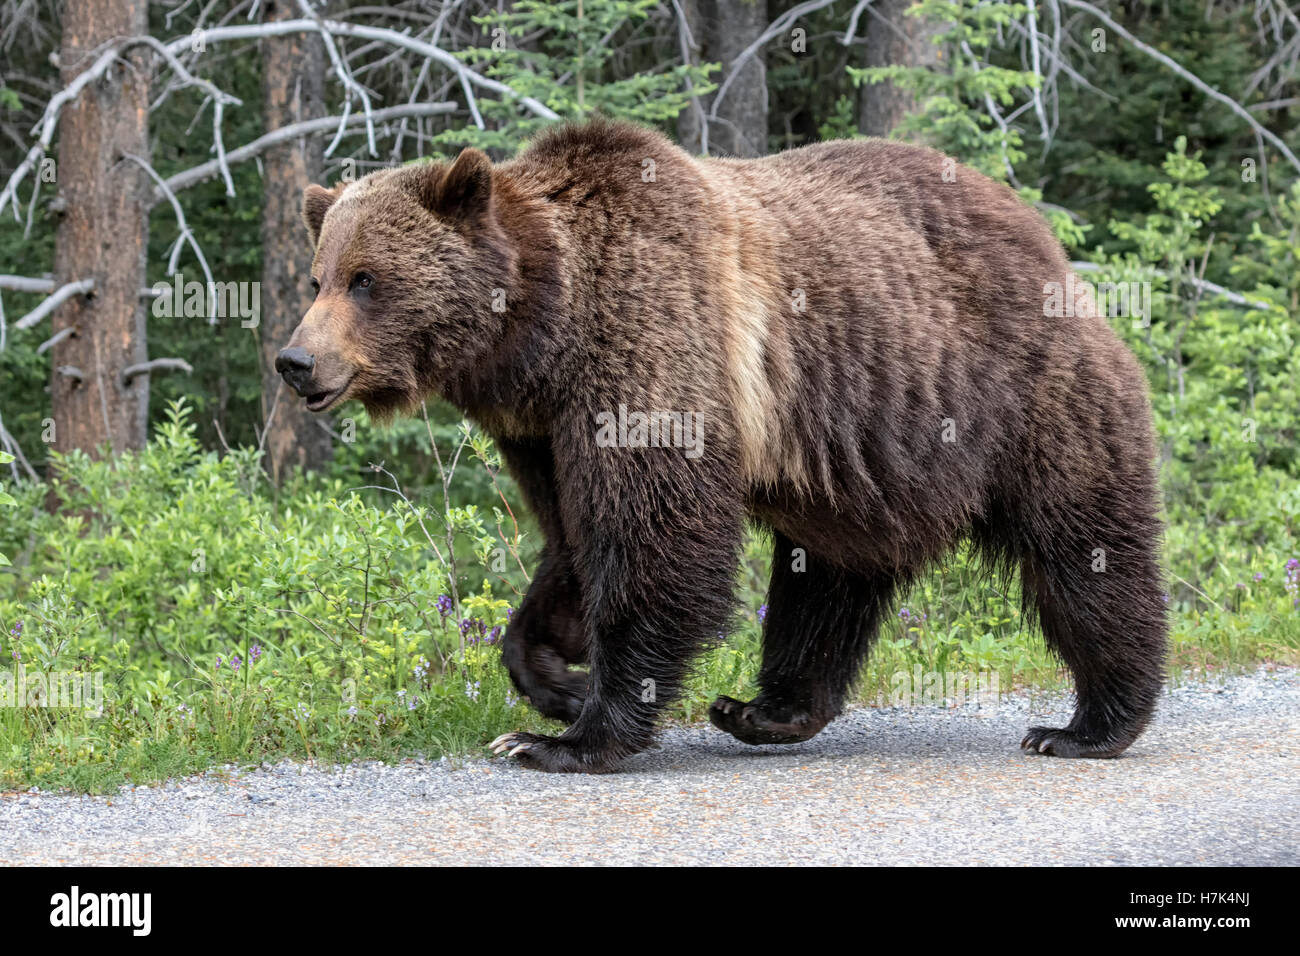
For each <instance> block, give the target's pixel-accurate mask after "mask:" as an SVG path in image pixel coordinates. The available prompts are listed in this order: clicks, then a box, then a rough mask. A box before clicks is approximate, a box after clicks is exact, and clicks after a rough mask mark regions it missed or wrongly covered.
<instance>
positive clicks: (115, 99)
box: [51, 0, 151, 454]
mask: <svg viewBox="0 0 1300 956" xmlns="http://www.w3.org/2000/svg"><path fill="white" fill-rule="evenodd" d="M146 6H147V4H146V0H77V2H75V3H68V4H65V5H64V6H63V48H62V51H61V53H60V58H59V64H60V73H61V76H62V81H63V82H64V83H69V82H71V81H72V79H73V78H74V77H76V76H77V74H78V73H79V72H81V71H82V70H84V69H85V67H86V65H87V63H88V62H89V59H88V58H89V57H90V55H91V54H92V52H93V51H94V49H95V48H96V47H97V46H99V45H100V44H102V43H104V42H105V41H107V40H110V39H112V38H114V37H122V36H135V35H140V34H144V33H146V32H147V29H148V18H147V15H146ZM150 59H151V54H149V53H147V52H143V51H137V52H135V53H131V54H128V57H127V60H128V62H127V63H118V64H115V65H114V66H113V67H112V68H111V69H110V70H109V73H108V75H107V76H105V78H104V79H103V80H102V81H100V82H97V83H91V84H90V85H88V86H87V87H86V88H85V89H84V90H83V91H82V92H81V96H80V97H79V98H78V99H77V101H76V102H75V103H73V104H70V105H69V106H68V107H67V108H66V109H65V110H64V111H63V114H62V116H61V117H60V119H59V150H58V165H57V166H56V168H55V181H56V182H57V183H58V200H59V204H60V206H61V207H62V218H61V220H60V222H59V226H58V233H57V236H56V239H55V248H54V280H55V286H56V288H57V287H58V286H61V285H63V284H64V283H67V282H76V281H78V280H80V279H93V280H94V282H95V287H94V290H93V291H92V292H91V293H90V294H89V295H86V296H76V297H74V298H73V299H70V300H69V301H68V302H66V303H65V304H64V305H62V306H61V307H60V308H59V309H58V310H56V312H55V313H54V317H53V319H54V331H55V332H56V333H57V332H60V331H62V330H63V329H66V328H69V327H71V328H74V329H75V330H76V331H75V332H74V333H73V334H72V335H71V336H69V337H68V338H66V339H64V340H63V341H62V342H60V343H59V344H58V345H56V346H54V349H53V351H52V364H53V368H54V372H53V381H52V385H51V393H52V405H53V414H54V442H53V443H52V445H51V447H52V448H53V449H54V450H58V451H64V452H67V451H71V450H73V449H81V450H82V451H85V452H87V453H89V454H96V453H97V452H98V450H99V449H100V448H101V447H103V446H105V445H107V446H109V447H111V449H112V451H114V452H120V451H123V450H126V449H129V448H139V447H141V446H142V445H143V444H144V443H145V440H146V439H147V437H148V415H149V376H148V375H147V374H145V375H137V376H136V377H135V378H134V379H132V380H131V382H129V383H124V382H123V381H122V371H123V370H124V369H125V368H127V367H128V366H130V365H134V364H136V363H139V362H143V361H145V359H146V357H147V348H148V343H147V342H146V338H145V312H144V308H145V307H144V304H143V303H142V301H141V299H140V289H141V287H142V286H143V285H144V284H145V282H144V279H145V249H146V245H147V241H148V235H149V205H150V188H151V183H150V181H149V179H148V177H147V174H146V173H145V171H144V170H143V169H142V168H141V167H140V166H139V165H138V164H136V163H134V162H132V161H131V160H130V159H127V158H125V157H126V156H128V155H135V156H139V157H141V158H143V159H146V160H147V159H148V155H149V129H148V117H149V73H150ZM74 370H75V371H74Z"/></svg>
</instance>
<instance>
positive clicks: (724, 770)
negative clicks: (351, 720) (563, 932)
mask: <svg viewBox="0 0 1300 956" xmlns="http://www.w3.org/2000/svg"><path fill="white" fill-rule="evenodd" d="M1069 713H1070V707H1069V700H1068V699H1066V698H1061V697H1054V698H1052V699H1044V698H1041V697H1040V698H1038V699H1035V700H1032V701H1031V700H1030V699H1028V698H1025V697H1018V698H1011V699H1008V700H1005V701H1004V702H1003V703H1001V704H999V705H997V706H995V707H993V708H987V707H986V708H982V709H979V710H974V709H968V710H961V711H954V710H948V711H944V710H938V709H930V710H920V709H908V710H903V709H870V708H863V709H859V710H855V711H852V712H850V713H849V714H847V715H845V716H844V717H842V718H841V719H840V720H838V721H836V722H835V723H834V724H832V725H831V726H830V727H829V728H827V730H825V731H823V733H822V734H821V735H820V736H819V737H817V738H816V739H814V740H811V741H808V742H807V743H803V744H798V745H795V746H793V747H761V748H753V747H747V746H745V745H743V744H740V743H738V742H736V741H734V740H732V739H731V738H730V737H727V736H726V735H724V734H722V733H720V732H718V731H716V730H714V729H713V728H711V727H707V726H704V727H684V728H674V729H671V730H669V731H667V732H666V733H665V734H664V735H663V738H662V742H661V746H660V747H659V748H658V749H656V750H654V751H653V752H650V753H646V754H642V755H641V756H639V757H637V758H634V759H633V760H632V761H630V762H629V763H628V765H627V769H626V770H625V771H624V772H622V773H621V774H616V775H610V776H602V777H575V776H555V775H550V774H539V773H536V772H532V771H527V770H523V769H522V768H520V767H518V766H516V765H514V764H513V763H511V762H509V761H507V760H502V759H498V760H485V759H470V760H467V761H465V762H463V763H461V764H460V765H459V766H453V765H452V764H450V763H449V762H447V761H438V762H427V763H426V762H420V761H408V762H404V763H402V764H400V765H396V766H393V765H383V764H374V763H368V764H364V765H357V766H352V767H347V768H338V767H313V766H304V765H300V764H290V763H284V764H280V765H276V766H267V767H263V768H262V769H259V770H254V771H251V772H234V771H230V770H227V771H224V772H214V773H212V774H208V775H205V776H202V777H193V778H187V779H185V780H180V781H176V782H173V783H169V784H167V785H165V786H162V787H135V788H130V789H126V790H124V791H122V792H121V793H120V794H118V795H116V796H113V797H111V798H106V797H72V796H62V795H53V794H39V793H6V794H3V795H0V858H3V859H4V860H5V862H6V863H8V864H10V865H13V864H42V865H50V864H65V863H66V864H73V863H75V864H109V863H112V864H136V863H140V864H176V863H182V864H196V863H198V864H202V863H222V864H338V863H346V864H360V865H365V864H404V863H421V864H429V863H454V864H498V865H499V864H532V863H556V864H638V863H651V864H653V863H679V864H680V863H685V864H692V863H695V864H698V863H703V864H719V863H734V864H787V863H795V864H799V863H822V864H827V863H830V864H835V863H849V864H958V865H970V864H1008V865H1014V864H1046V865H1052V864H1099V865H1130V864H1157V865H1160V864H1164V865H1167V864H1192V865H1199V864H1228V865H1235V864H1265V865H1269V864H1272V865H1292V866H1294V865H1296V864H1300V846H1298V845H1297V843H1298V838H1297V832H1298V831H1297V830H1296V827H1295V813H1296V810H1297V807H1300V672H1298V671H1296V670H1295V669H1279V670H1275V671H1272V672H1260V673H1257V674H1254V675H1251V676H1246V677H1238V678H1233V679H1230V680H1229V681H1227V682H1226V683H1224V684H1193V685H1187V686H1183V687H1181V688H1178V689H1175V690H1173V691H1172V692H1170V693H1169V694H1168V695H1167V696H1166V697H1165V699H1164V700H1163V702H1162V706H1161V711H1160V715H1159V716H1158V718H1157V719H1156V721H1155V722H1154V724H1153V725H1152V727H1151V728H1150V729H1149V730H1148V731H1147V733H1146V735H1145V736H1143V737H1142V739H1141V740H1139V741H1138V743H1137V744H1136V745H1135V746H1134V747H1133V748H1131V749H1130V750H1129V752H1128V754H1126V755H1125V756H1124V757H1123V758H1121V759H1119V760H1102V761H1088V760H1060V759H1052V758H1047V757H1037V756H1032V755H1029V754H1023V753H1021V752H1020V751H1019V749H1018V747H1017V744H1018V743H1019V741H1020V738H1021V736H1022V735H1023V733H1024V731H1025V728H1026V727H1027V726H1028V725H1029V724H1030V723H1040V722H1045V723H1059V722H1062V721H1064V720H1066V719H1068V717H1069Z"/></svg>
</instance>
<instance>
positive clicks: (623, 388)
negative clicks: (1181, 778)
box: [276, 121, 1166, 772]
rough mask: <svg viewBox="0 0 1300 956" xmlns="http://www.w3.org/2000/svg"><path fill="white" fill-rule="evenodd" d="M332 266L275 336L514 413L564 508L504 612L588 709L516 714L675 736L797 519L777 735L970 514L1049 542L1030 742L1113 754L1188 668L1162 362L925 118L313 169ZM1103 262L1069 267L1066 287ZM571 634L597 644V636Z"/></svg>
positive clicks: (556, 702) (1026, 214)
mask: <svg viewBox="0 0 1300 956" xmlns="http://www.w3.org/2000/svg"><path fill="white" fill-rule="evenodd" d="M303 213H304V219H305V221H306V224H307V228H308V230H309V232H310V234H311V238H312V242H313V244H314V246H315V260H314V263H313V267H312V277H313V284H314V285H315V286H316V288H317V298H316V300H315V302H314V304H313V305H312V307H311V309H310V311H308V313H307V315H306V317H305V318H304V319H303V320H302V323H301V324H300V325H299V326H298V328H297V330H296V331H295V332H294V334H293V337H292V339H291V340H290V341H289V343H288V345H287V347H286V348H285V350H284V351H283V352H282V353H281V354H280V355H279V357H278V360H277V362H276V367H277V369H278V370H279V371H280V372H281V373H282V374H283V376H284V378H285V380H286V381H287V382H288V383H289V384H290V385H291V386H292V387H293V388H294V389H296V390H297V391H298V392H299V393H300V394H301V395H303V396H304V397H306V399H307V403H308V407H309V408H311V409H313V410H316V411H323V410H325V409H327V408H330V407H332V406H333V405H335V404H336V403H338V402H340V401H343V400H344V399H347V398H357V399H360V400H361V401H362V402H363V403H364V404H365V406H366V407H367V409H368V410H369V411H370V412H371V413H372V414H374V415H377V416H381V417H384V416H391V415H392V414H394V413H396V412H399V411H405V410H410V409H411V408H412V407H418V405H419V403H420V402H421V400H423V399H424V398H426V397H427V396H429V395H438V396H441V397H442V398H444V399H446V400H447V401H449V402H451V403H452V404H453V405H455V406H457V407H458V408H459V409H461V410H462V411H463V412H464V413H465V415H467V416H468V417H469V418H470V419H472V420H474V421H476V422H478V423H479V424H480V425H481V426H482V427H483V428H484V429H486V430H487V432H488V433H490V434H491V436H492V437H493V438H494V439H495V441H496V443H497V446H498V448H499V449H500V452H501V455H502V457H503V460H504V462H505V464H506V466H507V468H508V470H509V472H510V473H511V474H512V475H513V477H514V478H515V480H516V481H517V482H518V484H519V486H520V488H521V489H522V493H523V495H524V497H525V499H526V501H527V503H528V505H529V506H530V507H531V510H532V511H533V513H534V514H535V515H536V518H537V521H538V522H539V524H540V526H541V530H542V533H543V535H544V537H545V547H544V551H543V553H542V557H541V560H540V566H539V567H538V569H537V573H536V575H535V577H534V578H533V581H532V584H531V586H530V588H529V590H528V593H527V596H526V597H525V598H524V600H523V602H522V603H521V605H520V607H519V609H518V611H517V612H516V613H515V614H514V616H513V618H512V619H511V621H510V624H509V627H508V628H507V632H506V637H505V641H504V649H503V656H504V661H505V664H506V666H507V667H508V669H509V672H510V675H511V677H512V678H513V680H514V682H515V684H516V686H517V687H518V688H519V690H520V692H521V693H522V694H524V695H526V696H527V697H528V699H529V700H530V701H531V703H532V704H533V705H534V706H535V707H537V708H538V709H539V710H540V711H541V712H542V713H544V714H546V715H548V716H551V717H556V718H559V719H561V720H564V721H567V722H569V724H570V726H569V727H568V729H567V730H566V731H564V732H563V733H562V734H560V735H559V736H557V737H548V736H541V735H537V734H529V733H514V734H506V735H505V736H503V737H501V738H499V739H498V740H496V741H495V742H494V743H493V745H492V746H493V749H494V750H496V752H498V753H500V752H502V751H508V752H509V754H510V755H512V756H514V757H516V758H518V759H519V760H520V761H521V762H522V763H524V764H526V765H528V766H530V767H535V768H538V769H541V770H551V771H579V772H582V771H586V772H599V771H608V770H610V769H612V768H615V767H616V766H617V765H618V764H619V763H620V761H621V760H622V759H623V758H626V757H627V756H629V755H630V754H634V753H636V752H638V751H640V750H642V749H644V748H645V747H646V746H647V745H648V744H649V743H650V742H651V740H652V738H653V735H654V732H655V725H656V719H657V718H658V716H659V714H660V712H661V711H662V710H663V708H664V707H665V705H667V704H668V703H669V702H670V701H672V700H673V699H674V696H675V695H677V694H678V692H679V690H680V688H681V685H682V681H683V677H684V676H685V675H686V673H687V671H688V669H689V668H690V666H691V663H692V660H693V659H694V658H695V657H696V655H697V654H699V652H700V651H701V649H703V648H704V647H706V646H707V645H708V644H709V643H710V642H711V641H713V640H715V639H716V638H717V637H718V635H719V634H720V632H723V631H725V630H726V628H727V626H728V622H729V619H730V617H731V615H732V613H733V611H734V597H733V589H734V585H735V583H736V576H737V574H736V572H737V567H738V560H739V555H740V549H741V540H742V536H743V534H744V529H745V524H746V521H747V520H748V521H750V522H752V523H753V525H754V526H756V527H758V528H760V529H762V530H764V531H765V532H767V533H768V535H769V536H770V539H771V542H772V578H771V584H770V590H769V592H768V597H767V605H768V609H769V610H768V612H767V616H766V619H765V621H764V623H763V660H762V666H761V670H760V673H759V677H758V684H759V688H760V689H759V692H758V695H757V696H756V697H755V698H754V699H753V700H751V701H749V702H747V703H745V702H741V701H736V700H732V699H730V698H727V697H720V698H719V699H718V700H717V701H716V702H715V703H714V704H713V705H712V708H711V712H710V718H711V720H712V721H713V723H714V724H715V725H716V726H717V727H719V728H721V729H722V730H725V731H726V732H727V733H729V734H731V735H733V736H734V737H736V738H738V739H739V740H741V741H744V742H745V743H749V744H781V743H792V742H795V741H802V740H807V739H808V738H810V737H812V736H813V735H814V734H816V733H817V732H818V731H820V730H821V729H822V728H823V727H825V726H826V724H827V723H828V722H829V721H831V720H832V719H833V718H834V717H836V716H837V715H838V714H839V713H840V711H841V709H842V708H843V706H844V703H845V698H846V695H847V694H848V691H849V689H850V687H851V685H852V683H853V681H854V679H855V677H856V675H857V674H858V673H859V671H860V669H861V667H862V665H863V662H864V660H865V658H866V655H867V652H868V650H869V648H870V647H871V643H872V641H873V640H874V638H875V636H876V634H877V632H878V630H879V628H880V623H881V619H882V618H883V617H884V616H885V615H886V614H887V613H888V611H889V607H890V604H891V601H892V600H893V599H894V597H895V595H897V594H898V593H899V592H900V590H901V589H903V588H905V587H906V586H907V585H908V583H909V582H910V581H911V580H912V579H913V578H914V577H915V576H916V575H917V573H918V572H920V571H921V570H923V569H925V568H926V567H928V566H930V565H932V564H933V563H934V562H936V561H938V560H939V559H940V558H941V557H943V555H944V554H945V553H946V552H949V551H951V550H952V549H953V547H954V546H955V545H957V544H959V543H960V542H962V541H963V540H969V541H970V542H972V543H973V545H974V547H975V549H976V550H977V552H978V553H979V554H980V555H982V556H983V558H984V559H986V561H987V563H988V565H989V567H990V568H991V569H993V570H996V571H1001V572H1007V571H1009V570H1011V569H1018V570H1019V572H1020V575H1021V581H1022V584H1023V588H1022V590H1023V593H1024V601H1025V604H1026V607H1027V610H1028V611H1029V612H1030V613H1031V614H1034V615H1036V619H1037V621H1038V622H1039V624H1040V625H1041V628H1042V632H1043V635H1044V637H1045V638H1046V641H1047V643H1048V645H1049V646H1050V647H1051V649H1052V650H1053V651H1054V652H1055V653H1056V654H1058V655H1059V656H1060V658H1061V659H1062V660H1063V661H1064V663H1065V664H1066V665H1067V666H1068V667H1069V669H1070V671H1071V672H1072V674H1073V677H1074V680H1075V685H1076V692H1077V709H1076V711H1075V713H1074V716H1073V718H1072V719H1071V721H1070V722H1069V724H1068V725H1067V726H1065V727H1063V728H1051V727H1032V728H1030V729H1029V732H1028V736H1026V737H1025V738H1024V740H1023V741H1022V746H1023V747H1025V748H1028V749H1030V750H1032V751H1034V752H1037V753H1042V754H1051V755H1055V756H1060V757H1113V756H1116V755H1117V754H1119V753H1120V752H1121V751H1123V750H1124V749H1125V748H1126V747H1128V746H1129V744H1131V743H1132V742H1133V740H1134V739H1135V738H1136V737H1137V736H1138V735H1139V734H1140V733H1141V732H1142V730H1143V728H1144V727H1145V725H1146V724H1147V722H1148V720H1149V719H1150V717H1151V714H1152V711H1153V708H1154V705H1155V702H1156V699H1157V696H1158V694H1159V691H1160V687H1161V683H1162V677H1163V663H1164V659H1165V631H1166V623H1165V606H1164V602H1163V599H1162V586H1161V574H1160V571H1159V567H1158V548H1159V539H1160V530H1161V529H1160V524H1159V520H1158V514H1157V512H1158V499H1157V490H1156V482H1155V475H1154V472H1153V460H1154V447H1153V436H1152V426H1151V415H1150V409H1149V406H1148V401H1147V398H1146V381H1145V378H1144V375H1143V373H1142V371H1141V369H1140V367H1139V366H1138V364H1137V362H1136V361H1135V360H1134V358H1133V357H1132V355H1130V353H1129V352H1128V351H1127V350H1126V348H1125V347H1124V346H1123V345H1122V344H1121V342H1120V340H1119V339H1118V338H1117V336H1116V335H1115V334H1114V333H1113V332H1112V330H1111V328H1110V327H1109V325H1108V322H1107V320H1106V318H1105V317H1104V316H1101V315H1099V314H1098V311H1097V310H1096V309H1095V308H1093V307H1090V306H1089V304H1088V302H1087V297H1086V296H1080V297H1079V301H1078V306H1079V307H1078V308H1076V309H1073V310H1071V311H1072V312H1073V314H1069V315H1060V314H1057V313H1059V312H1060V311H1061V310H1060V309H1059V308H1049V307H1048V306H1049V304H1050V302H1053V301H1055V302H1056V303H1057V304H1058V305H1059V300H1060V295H1059V292H1060V290H1061V289H1062V288H1063V287H1069V288H1072V287H1070V286H1068V284H1069V283H1071V282H1073V281H1074V280H1073V277H1072V274H1071V272H1070V269H1069V265H1068V263H1067V260H1066V258H1065V255H1064V253H1063V251H1062V248H1061V246H1060V244H1059V243H1058V242H1057V241H1056V239H1055V238H1054V237H1053V235H1052V232H1051V230H1050V229H1049V228H1048V226H1047V225H1046V223H1045V222H1044V221H1043V220H1042V219H1041V218H1040V217H1039V215H1038V214H1037V213H1035V212H1034V211H1033V210H1032V209H1031V208H1030V207H1028V206H1027V205H1025V204H1024V203H1023V202H1022V201H1021V200H1020V199H1019V198H1018V197H1017V196H1016V195H1015V194H1014V193H1013V192H1012V191H1011V190H1010V189H1008V188H1007V187H1006V186H1004V185H1001V184H998V183H995V182H993V181H991V180H989V179H987V178H985V177H984V176H982V175H980V174H978V173H976V172H974V171H973V170H970V169H967V168H965V167H962V166H959V165H957V164H955V163H954V162H953V161H952V160H950V159H947V158H946V157H945V156H943V155H941V154H940V153H937V152H934V151H932V150H930V149H925V148H920V147H915V146H910V145H904V144H901V143H896V142H886V141H878V140H863V141H854V142H827V143H819V144H816V145H812V146H806V147H803V148H800V149H794V150H791V151H789V152H785V153H781V154H779V155H775V156H769V157H766V158H763V159H754V160H733V159H712V158H704V159H700V158H695V157H692V156H690V155H688V154H687V153H685V152H683V151H682V150H681V149H679V148H678V147H676V146H675V145H673V144H672V143H671V142H669V140H667V139H666V138H664V137H663V136H661V135H659V134H658V133H655V132H652V131H648V130H645V129H641V128H638V127H635V126H631V125H626V124H622V123H612V122H608V121H597V122H590V123H585V124H575V125H562V126H558V127H555V128H552V129H549V130H547V131H545V132H543V133H542V134H540V135H539V136H538V137H537V138H536V139H535V140H534V141H533V142H532V143H531V145H529V146H528V147H527V148H526V149H525V150H524V151H523V152H522V153H521V154H520V155H519V156H518V157H517V158H516V159H513V160H511V161H508V162H504V163H500V164H496V165H494V164H493V163H492V162H491V161H490V160H489V159H488V157H487V156H485V155H484V154H483V153H481V152H479V151H477V150H474V149H466V150H465V151H463V152H462V153H461V154H460V155H459V157H458V158H457V159H456V160H455V161H454V162H451V163H429V164H424V165H411V166H404V167H401V168H396V169H387V170H383V171H380V172H376V173H372V174H370V175H368V176H366V177H365V178H363V179H360V180H359V181H357V182H354V183H350V184H342V183H341V184H339V185H337V186H335V187H334V188H333V189H324V188H322V187H320V186H311V187H309V188H308V189H307V190H306V194H305V196H304V201H303ZM1071 298H1072V297H1071ZM571 665H586V667H587V669H586V671H582V670H579V669H575V668H574V667H572V666H571Z"/></svg>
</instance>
